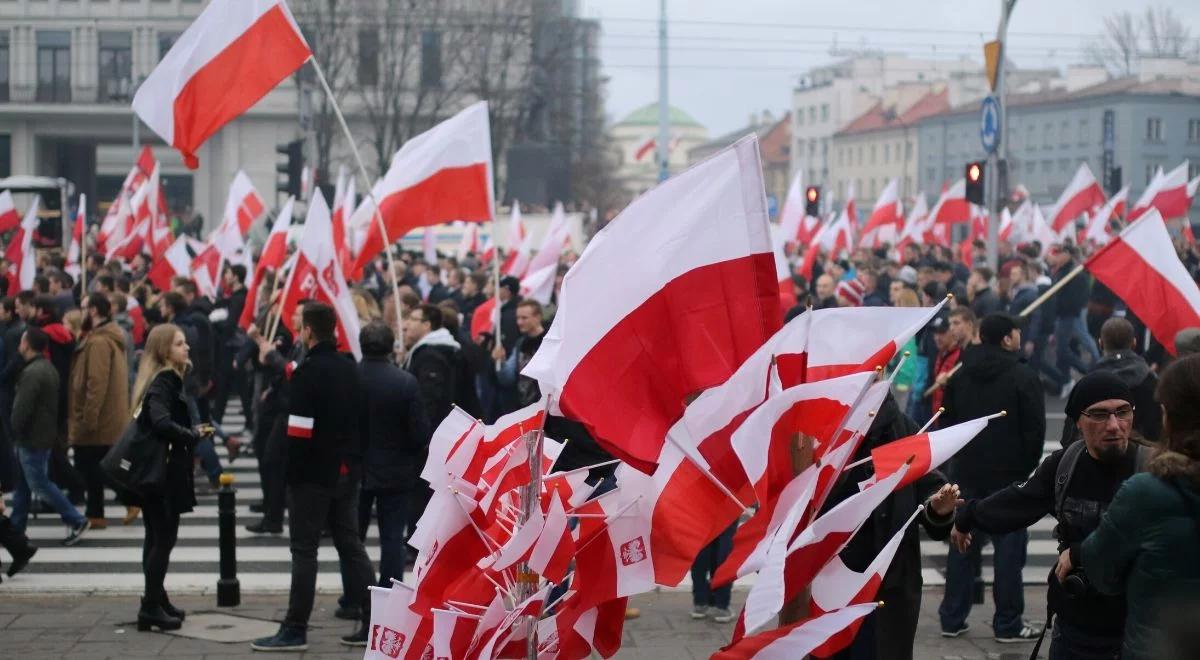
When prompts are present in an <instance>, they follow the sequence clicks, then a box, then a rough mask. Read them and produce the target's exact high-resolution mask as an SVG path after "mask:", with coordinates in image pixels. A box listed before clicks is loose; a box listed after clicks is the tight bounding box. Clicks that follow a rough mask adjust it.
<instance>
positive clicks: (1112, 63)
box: [1088, 11, 1141, 76]
mask: <svg viewBox="0 0 1200 660" xmlns="http://www.w3.org/2000/svg"><path fill="white" fill-rule="evenodd" d="M1140 36H1141V30H1140V28H1139V26H1138V20H1137V17H1135V16H1134V15H1133V13H1132V12H1128V11H1123V12H1118V13H1116V14H1113V15H1112V16H1108V17H1106V18H1105V19H1104V34H1103V35H1102V36H1101V37H1100V38H1099V39H1097V40H1096V41H1094V42H1093V43H1091V44H1089V45H1088V59H1089V60H1091V62H1092V63H1093V64H1098V65H1102V66H1104V67H1105V68H1107V69H1108V70H1109V71H1110V72H1112V73H1115V74H1116V75H1119V76H1131V75H1133V73H1134V68H1135V66H1136V65H1137V57H1138V39H1139V38H1140Z"/></svg>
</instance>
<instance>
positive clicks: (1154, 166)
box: [1146, 163, 1159, 185]
mask: <svg viewBox="0 0 1200 660" xmlns="http://www.w3.org/2000/svg"><path fill="white" fill-rule="evenodd" d="M1158 167H1159V165H1158V163H1146V185H1150V179H1153V178H1154V174H1155V172H1157V171H1158Z"/></svg>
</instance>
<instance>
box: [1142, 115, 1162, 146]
mask: <svg viewBox="0 0 1200 660" xmlns="http://www.w3.org/2000/svg"><path fill="white" fill-rule="evenodd" d="M1146 140H1147V141H1148V142H1162V141H1163V126H1162V118H1161V117H1151V118H1149V119H1147V120H1146Z"/></svg>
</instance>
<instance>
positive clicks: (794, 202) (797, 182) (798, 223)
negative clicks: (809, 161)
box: [779, 170, 811, 243]
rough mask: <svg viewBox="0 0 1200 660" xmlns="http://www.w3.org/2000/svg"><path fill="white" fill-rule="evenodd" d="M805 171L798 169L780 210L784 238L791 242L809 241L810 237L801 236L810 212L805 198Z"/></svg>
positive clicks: (780, 222)
mask: <svg viewBox="0 0 1200 660" xmlns="http://www.w3.org/2000/svg"><path fill="white" fill-rule="evenodd" d="M803 179H804V171H803V170H797V171H796V176H794V177H792V183H791V185H789V186H788V191H787V197H786V198H785V199H784V201H783V208H782V209H781V210H780V211H779V227H780V229H782V230H783V239H784V240H785V241H787V242H789V243H807V242H808V240H807V239H808V238H811V237H804V238H802V237H801V234H802V232H803V230H804V226H805V225H806V224H807V223H806V220H807V217H805V216H806V215H807V212H808V202H807V200H805V199H804V184H803Z"/></svg>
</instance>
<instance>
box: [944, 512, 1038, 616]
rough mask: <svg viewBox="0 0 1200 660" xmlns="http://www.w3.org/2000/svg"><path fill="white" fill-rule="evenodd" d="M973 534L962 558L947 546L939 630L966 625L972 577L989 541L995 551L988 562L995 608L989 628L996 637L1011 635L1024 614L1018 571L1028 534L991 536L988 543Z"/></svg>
mask: <svg viewBox="0 0 1200 660" xmlns="http://www.w3.org/2000/svg"><path fill="white" fill-rule="evenodd" d="M973 533H974V536H975V538H974V540H973V541H972V542H971V547H970V548H968V549H967V552H966V554H961V553H959V552H958V551H957V550H955V549H954V547H953V546H951V548H950V554H949V556H947V557H946V592H945V595H944V596H943V597H942V605H941V607H939V608H938V617H939V618H940V619H941V623H942V630H943V631H946V632H953V631H955V630H958V629H960V628H962V627H963V624H965V623H966V622H967V616H968V615H970V614H971V594H972V592H973V591H974V584H975V574H976V571H978V570H979V567H980V566H981V565H982V563H983V556H982V555H983V546H984V545H986V544H987V542H988V541H989V540H990V541H991V542H992V546H993V547H994V548H995V555H994V556H993V558H992V559H993V561H992V563H993V567H994V569H995V578H994V579H993V581H992V601H993V602H994V603H995V605H996V613H995V615H994V616H993V617H992V627H993V629H995V631H996V636H997V637H1004V636H1006V635H1015V634H1016V633H1018V632H1020V630H1021V627H1022V626H1023V625H1024V623H1023V622H1022V621H1021V615H1022V614H1024V612H1025V593H1024V587H1023V585H1022V579H1021V569H1023V568H1025V545H1026V543H1027V542H1028V541H1029V532H1028V531H1026V530H1023V529H1022V530H1020V531H1016V532H1010V533H1008V534H994V535H991V536H990V539H989V535H988V534H986V533H984V532H981V531H979V530H975V532H973Z"/></svg>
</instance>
